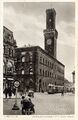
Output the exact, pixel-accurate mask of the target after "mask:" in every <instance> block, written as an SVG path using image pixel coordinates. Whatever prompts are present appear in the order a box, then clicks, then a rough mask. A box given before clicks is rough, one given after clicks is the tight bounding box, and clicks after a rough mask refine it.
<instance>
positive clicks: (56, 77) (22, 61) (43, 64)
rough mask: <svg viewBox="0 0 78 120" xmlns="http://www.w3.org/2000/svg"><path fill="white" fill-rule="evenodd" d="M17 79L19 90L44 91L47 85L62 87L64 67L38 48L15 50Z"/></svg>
mask: <svg viewBox="0 0 78 120" xmlns="http://www.w3.org/2000/svg"><path fill="white" fill-rule="evenodd" d="M16 56H17V63H16V73H17V79H18V80H19V81H20V89H24V88H26V87H29V88H33V89H34V91H39V92H40V91H42V90H44V91H46V90H47V85H48V84H49V83H52V84H55V85H61V86H63V85H64V65H63V64H62V63H61V62H59V61H58V60H57V59H55V58H54V57H52V56H50V55H48V53H47V52H46V51H44V50H43V49H42V48H41V47H39V46H33V47H26V48H25V47H24V48H17V49H16Z"/></svg>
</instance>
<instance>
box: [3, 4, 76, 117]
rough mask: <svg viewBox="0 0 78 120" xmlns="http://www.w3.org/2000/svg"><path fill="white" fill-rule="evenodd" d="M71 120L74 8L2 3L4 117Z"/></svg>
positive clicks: (73, 106)
mask: <svg viewBox="0 0 78 120" xmlns="http://www.w3.org/2000/svg"><path fill="white" fill-rule="evenodd" d="M74 114H75V3H74V2H4V3H3V115H23V116H30V115H34V116H35V115H48V116H49V115H74Z"/></svg>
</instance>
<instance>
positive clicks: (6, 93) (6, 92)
mask: <svg viewBox="0 0 78 120" xmlns="http://www.w3.org/2000/svg"><path fill="white" fill-rule="evenodd" d="M4 94H5V98H7V95H8V88H7V87H6V88H5V89H4Z"/></svg>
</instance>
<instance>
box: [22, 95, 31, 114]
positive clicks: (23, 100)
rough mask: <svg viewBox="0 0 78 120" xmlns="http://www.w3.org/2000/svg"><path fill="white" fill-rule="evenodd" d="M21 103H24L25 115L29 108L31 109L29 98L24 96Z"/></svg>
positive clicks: (23, 110) (23, 112)
mask: <svg viewBox="0 0 78 120" xmlns="http://www.w3.org/2000/svg"><path fill="white" fill-rule="evenodd" d="M21 105H22V114H23V115H25V113H26V112H27V114H29V113H28V109H29V100H28V99H26V98H25V96H22V100H21Z"/></svg>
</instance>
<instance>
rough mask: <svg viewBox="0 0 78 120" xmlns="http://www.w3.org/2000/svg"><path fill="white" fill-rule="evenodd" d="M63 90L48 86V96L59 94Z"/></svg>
mask: <svg viewBox="0 0 78 120" xmlns="http://www.w3.org/2000/svg"><path fill="white" fill-rule="evenodd" d="M63 90H64V86H60V85H53V84H48V87H47V92H48V94H54V93H61V92H62V91H63Z"/></svg>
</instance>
